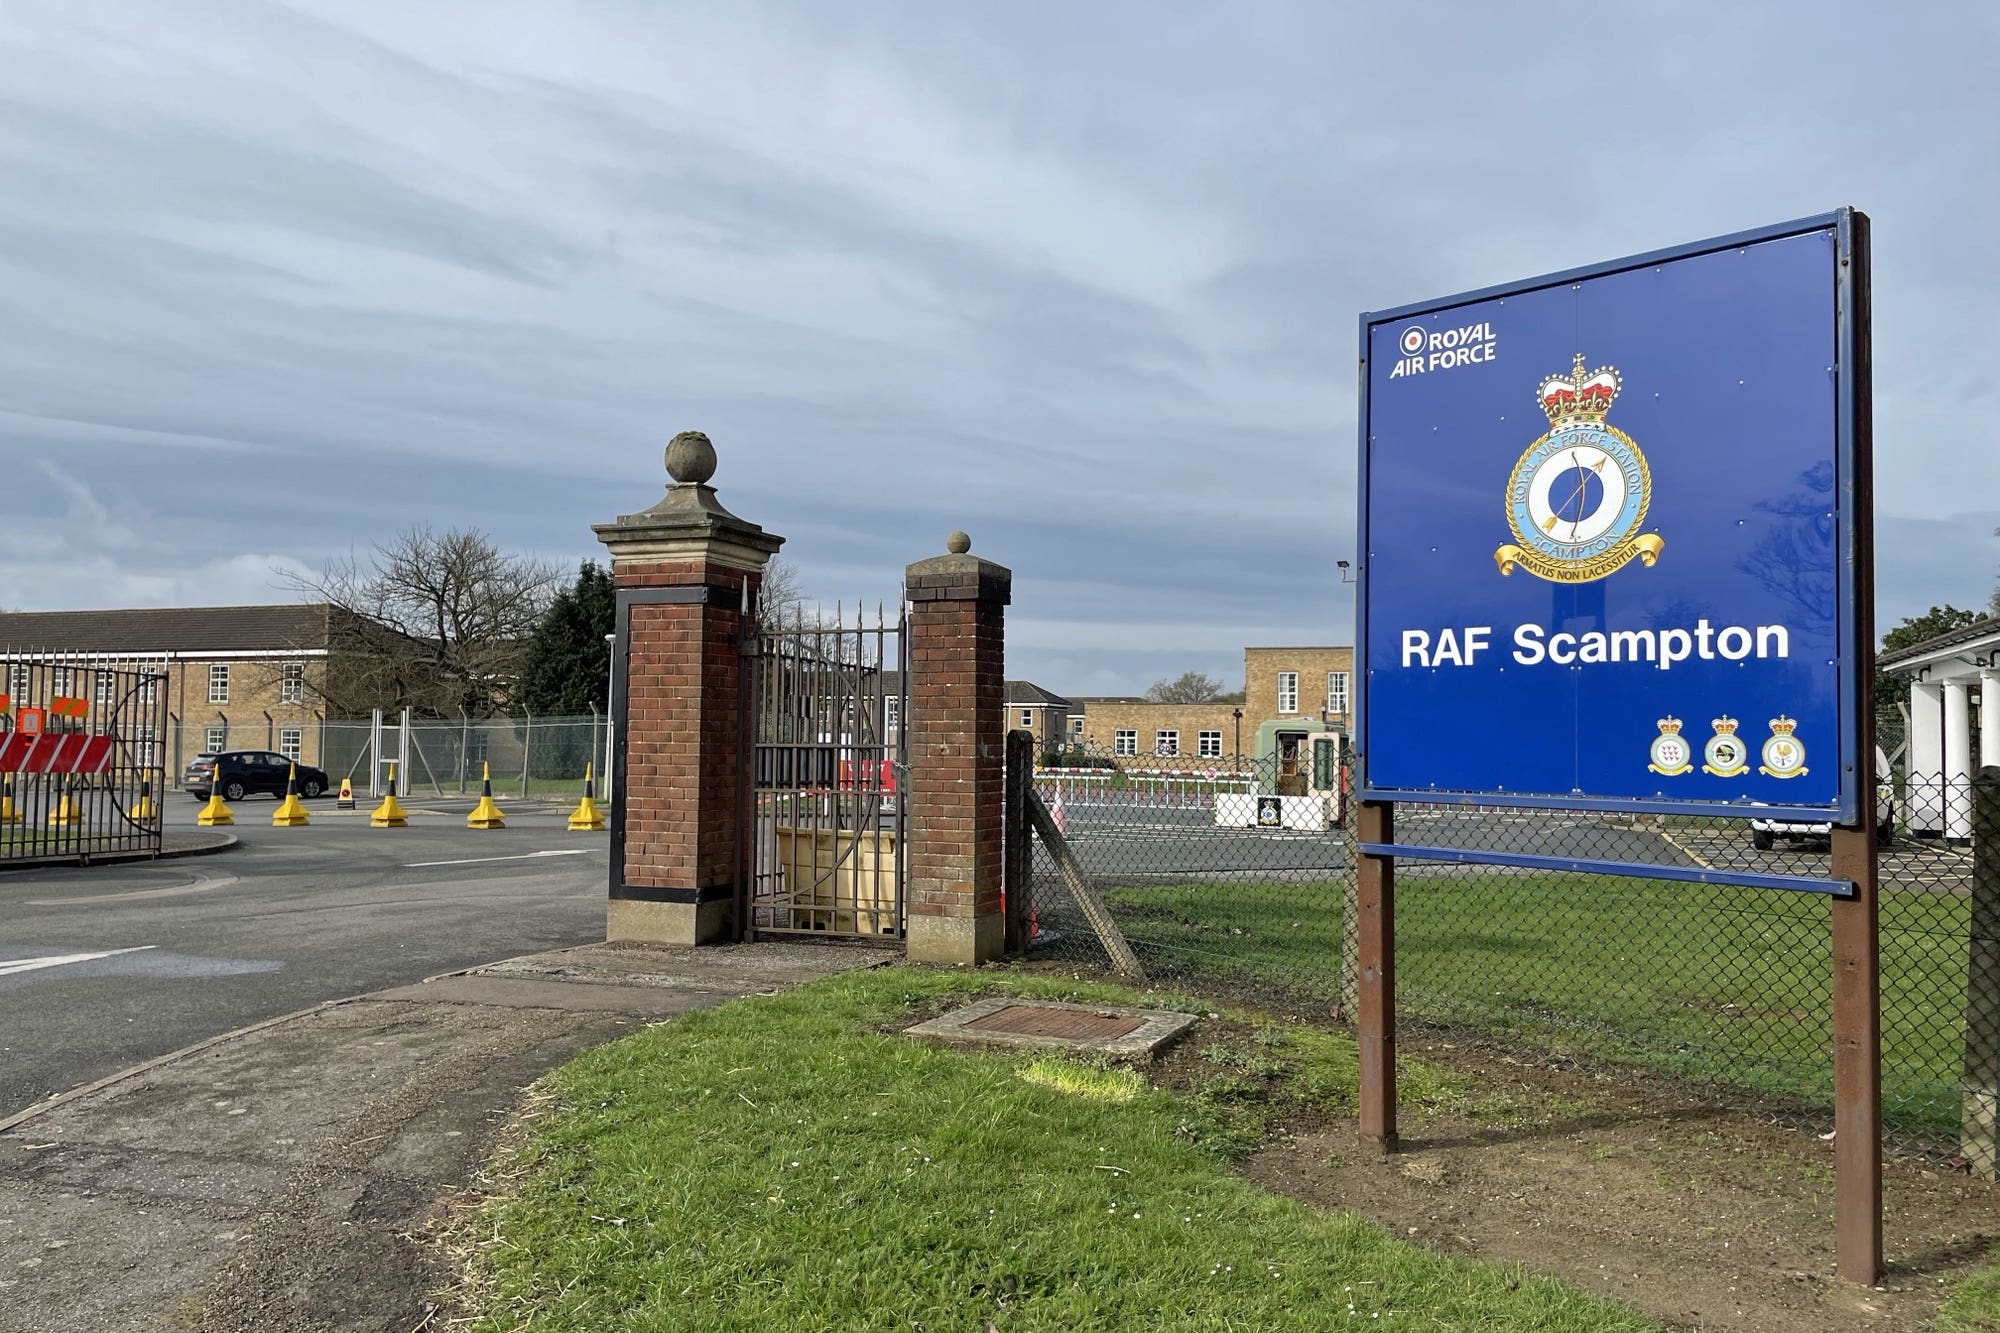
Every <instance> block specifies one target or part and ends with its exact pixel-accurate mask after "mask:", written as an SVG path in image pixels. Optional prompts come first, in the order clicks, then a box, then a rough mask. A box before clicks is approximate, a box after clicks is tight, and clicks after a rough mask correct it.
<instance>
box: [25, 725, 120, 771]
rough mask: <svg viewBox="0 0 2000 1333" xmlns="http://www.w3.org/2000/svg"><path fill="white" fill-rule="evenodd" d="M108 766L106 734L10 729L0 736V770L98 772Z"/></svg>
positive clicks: (109, 748)
mask: <svg viewBox="0 0 2000 1333" xmlns="http://www.w3.org/2000/svg"><path fill="white" fill-rule="evenodd" d="M110 766H111V738H110V737H109V736H85V735H83V734H81V733H80V732H68V733H63V734H58V733H55V732H41V733H32V732H24V731H10V732H8V733H7V734H6V737H5V738H4V739H0V773H102V772H103V771H104V770H105V769H106V768H109V767H110Z"/></svg>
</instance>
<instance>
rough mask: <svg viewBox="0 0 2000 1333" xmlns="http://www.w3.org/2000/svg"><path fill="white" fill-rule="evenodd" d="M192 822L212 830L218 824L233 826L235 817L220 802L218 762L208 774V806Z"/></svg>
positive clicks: (220, 775) (220, 774) (220, 770)
mask: <svg viewBox="0 0 2000 1333" xmlns="http://www.w3.org/2000/svg"><path fill="white" fill-rule="evenodd" d="M194 822H195V823H197V824H199V825H200V826H201V827H203V828H214V827H215V826H216V825H218V824H234V823H235V822H236V816H235V815H232V814H230V813H229V807H228V806H227V805H224V804H223V802H222V764H221V763H220V762H219V761H218V762H217V764H216V765H215V767H214V768H213V769H211V770H209V774H208V804H207V805H204V806H203V807H202V808H201V813H200V814H198V815H196V816H195V817H194Z"/></svg>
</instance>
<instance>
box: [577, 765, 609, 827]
mask: <svg viewBox="0 0 2000 1333" xmlns="http://www.w3.org/2000/svg"><path fill="white" fill-rule="evenodd" d="M590 772H591V770H590V765H588V764H586V765H584V769H583V799H582V800H581V801H579V802H577V806H576V809H574V810H572V811H570V812H569V828H570V832H572V833H602V832H603V831H604V812H603V811H602V810H599V809H598V808H597V798H596V796H595V794H594V793H593V791H592V788H591V781H590Z"/></svg>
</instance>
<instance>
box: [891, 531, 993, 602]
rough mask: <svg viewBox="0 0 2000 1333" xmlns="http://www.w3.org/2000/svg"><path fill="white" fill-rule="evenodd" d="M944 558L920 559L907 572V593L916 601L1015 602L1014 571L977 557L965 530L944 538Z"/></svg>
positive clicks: (904, 573) (905, 582) (940, 556)
mask: <svg viewBox="0 0 2000 1333" xmlns="http://www.w3.org/2000/svg"><path fill="white" fill-rule="evenodd" d="M944 545H945V552H946V554H944V555H934V556H932V557H931V558H930V559H928V560H919V561H917V563H915V564H914V565H911V566H909V567H908V568H907V569H905V570H904V571H903V592H904V595H905V596H907V597H908V598H909V599H910V600H911V601H913V602H975V601H976V602H997V603H999V604H1000V605H1001V606H1006V605H1007V604H1008V603H1009V602H1011V601H1012V600H1013V599H1014V591H1013V590H1014V571H1013V570H1011V569H1009V568H1007V567H1006V566H1005V565H997V564H995V563H993V562H992V561H991V560H984V559H981V558H980V557H979V556H976V555H973V554H972V553H971V552H972V538H970V537H968V536H967V535H966V534H965V533H964V532H963V531H956V532H953V533H952V534H951V535H950V536H949V537H946V538H945V539H944Z"/></svg>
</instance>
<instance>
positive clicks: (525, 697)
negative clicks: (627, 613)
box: [520, 560, 617, 717]
mask: <svg viewBox="0 0 2000 1333" xmlns="http://www.w3.org/2000/svg"><path fill="white" fill-rule="evenodd" d="M616 611H617V594H616V592H615V591H614V589H613V587H612V583H611V573H610V571H609V570H607V569H605V568H603V567H602V566H601V565H599V564H598V563H597V562H596V561H594V560H586V561H584V562H583V567H582V568H581V569H580V570H578V571H577V576H576V585H575V586H574V587H572V588H568V589H565V590H564V591H562V592H560V593H558V594H556V598H555V600H554V601H553V602H551V603H550V604H549V609H548V611H547V612H546V613H545V614H544V615H543V616H542V620H541V624H539V625H537V626H536V627H535V632H534V635H533V637H531V638H530V639H529V640H528V648H527V652H526V654H525V655H524V657H523V661H522V666H521V695H520V697H521V703H522V704H523V705H524V706H525V707H526V708H527V710H528V711H529V712H531V713H534V714H535V715H536V716H538V717H545V716H550V715H569V716H573V717H574V716H581V715H583V714H585V713H588V712H589V711H590V710H591V708H592V707H593V706H595V707H596V708H597V710H598V711H599V712H603V711H604V710H605V707H606V694H607V691H608V682H609V676H610V669H611V645H610V644H608V643H606V642H605V641H604V636H605V635H607V634H609V633H611V632H612V630H613V629H614V628H616Z"/></svg>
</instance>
